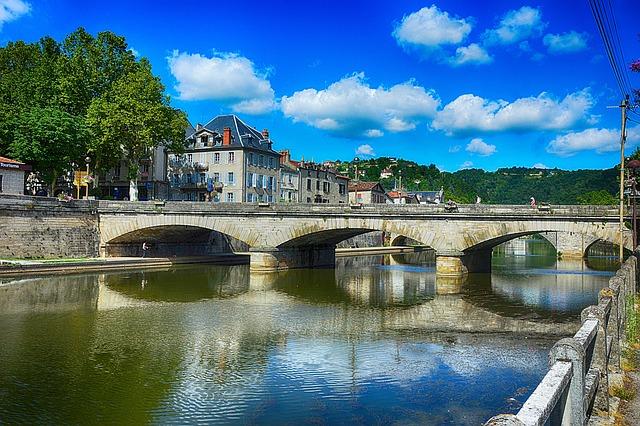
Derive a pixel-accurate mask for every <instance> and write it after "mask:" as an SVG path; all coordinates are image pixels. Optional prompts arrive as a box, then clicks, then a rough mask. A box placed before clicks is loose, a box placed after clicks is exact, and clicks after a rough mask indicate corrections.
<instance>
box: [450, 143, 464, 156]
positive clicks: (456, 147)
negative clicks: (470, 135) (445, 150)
mask: <svg viewBox="0 0 640 426" xmlns="http://www.w3.org/2000/svg"><path fill="white" fill-rule="evenodd" d="M461 149H462V147H461V146H460V145H453V146H450V147H449V152H450V153H451V154H455V153H456V152H460V150H461Z"/></svg>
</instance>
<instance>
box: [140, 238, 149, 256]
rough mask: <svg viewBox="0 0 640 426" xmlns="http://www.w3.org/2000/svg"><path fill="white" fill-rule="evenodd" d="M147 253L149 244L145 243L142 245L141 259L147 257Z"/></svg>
mask: <svg viewBox="0 0 640 426" xmlns="http://www.w3.org/2000/svg"><path fill="white" fill-rule="evenodd" d="M148 251H149V244H147V242H146V241H145V242H144V243H142V257H147V252H148Z"/></svg>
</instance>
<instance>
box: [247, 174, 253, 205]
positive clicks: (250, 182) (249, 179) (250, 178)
mask: <svg viewBox="0 0 640 426" xmlns="http://www.w3.org/2000/svg"><path fill="white" fill-rule="evenodd" d="M252 186H253V173H247V188H251V187H252ZM247 201H248V200H247Z"/></svg>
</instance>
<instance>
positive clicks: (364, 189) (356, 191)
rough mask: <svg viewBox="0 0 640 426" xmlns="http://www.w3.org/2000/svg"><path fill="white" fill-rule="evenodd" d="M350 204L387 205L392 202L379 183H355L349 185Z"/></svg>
mask: <svg viewBox="0 0 640 426" xmlns="http://www.w3.org/2000/svg"><path fill="white" fill-rule="evenodd" d="M349 202H350V203H354V204H386V203H387V202H389V203H390V202H391V200H390V198H389V197H388V196H387V192H386V191H385V190H384V188H383V187H382V185H380V183H379V182H364V181H355V182H351V183H350V184H349Z"/></svg>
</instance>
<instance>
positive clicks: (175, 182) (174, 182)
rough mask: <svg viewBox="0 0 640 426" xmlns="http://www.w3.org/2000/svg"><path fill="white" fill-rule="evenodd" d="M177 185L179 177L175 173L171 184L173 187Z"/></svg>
mask: <svg viewBox="0 0 640 426" xmlns="http://www.w3.org/2000/svg"><path fill="white" fill-rule="evenodd" d="M179 183H180V176H178V174H177V173H174V174H173V184H174V185H177V184H179Z"/></svg>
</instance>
